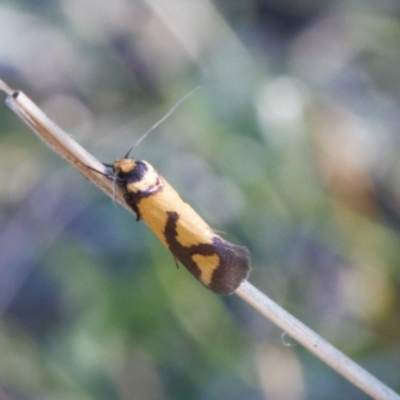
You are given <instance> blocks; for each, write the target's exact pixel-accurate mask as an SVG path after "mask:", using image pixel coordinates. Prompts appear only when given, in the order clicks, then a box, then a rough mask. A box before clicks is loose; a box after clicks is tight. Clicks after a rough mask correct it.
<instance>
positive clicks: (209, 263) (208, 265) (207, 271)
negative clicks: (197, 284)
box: [192, 254, 219, 286]
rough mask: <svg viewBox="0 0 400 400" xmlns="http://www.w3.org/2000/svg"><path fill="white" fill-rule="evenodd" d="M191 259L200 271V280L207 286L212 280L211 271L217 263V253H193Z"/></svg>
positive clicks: (215, 267)
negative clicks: (209, 254)
mask: <svg viewBox="0 0 400 400" xmlns="http://www.w3.org/2000/svg"><path fill="white" fill-rule="evenodd" d="M192 259H193V261H194V262H195V263H196V264H197V266H198V267H199V269H200V271H201V273H200V280H201V281H202V282H203V283H204V284H205V285H206V286H209V285H210V283H211V281H212V276H213V273H214V271H215V270H216V269H217V268H218V265H219V257H218V255H217V254H213V255H211V256H203V255H201V254H195V255H194V256H192Z"/></svg>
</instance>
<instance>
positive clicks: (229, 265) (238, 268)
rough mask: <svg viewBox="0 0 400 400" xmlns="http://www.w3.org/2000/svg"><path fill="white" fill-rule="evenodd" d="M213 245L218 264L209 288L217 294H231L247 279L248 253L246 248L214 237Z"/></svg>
mask: <svg viewBox="0 0 400 400" xmlns="http://www.w3.org/2000/svg"><path fill="white" fill-rule="evenodd" d="M214 245H215V247H216V248H217V250H218V255H219V257H220V264H219V266H218V268H217V269H216V270H215V271H214V273H213V276H212V280H211V283H210V285H209V288H210V289H211V290H212V291H213V292H214V293H217V294H220V295H222V296H228V295H230V294H233V293H234V292H235V290H236V289H237V288H238V287H239V285H240V284H241V283H242V282H243V281H244V280H246V279H247V278H248V276H249V274H250V271H251V263H250V252H249V250H248V249H247V247H244V246H238V245H235V244H232V243H229V242H227V241H226V240H223V239H221V238H220V237H219V236H216V237H215V239H214Z"/></svg>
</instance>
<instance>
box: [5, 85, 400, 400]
mask: <svg viewBox="0 0 400 400" xmlns="http://www.w3.org/2000/svg"><path fill="white" fill-rule="evenodd" d="M0 90H3V91H4V92H6V93H7V95H8V96H7V100H6V103H7V105H8V106H9V107H10V108H11V109H12V110H13V111H14V112H15V113H16V114H17V115H18V116H19V117H20V118H21V119H22V120H23V121H24V122H25V123H26V124H27V125H29V127H30V128H31V129H32V130H33V131H35V132H36V133H37V135H38V136H39V137H40V138H41V139H42V140H43V141H44V142H46V143H47V145H48V146H50V147H51V148H52V149H53V150H54V151H55V152H56V153H58V154H59V155H60V156H61V157H62V158H64V159H65V160H67V161H68V162H69V163H71V164H72V165H73V166H74V167H75V168H76V169H77V170H78V171H79V172H80V173H81V174H82V175H84V176H85V177H86V178H87V179H89V180H90V181H91V182H93V183H94V184H95V185H97V186H99V187H100V189H102V190H103V191H104V192H106V193H107V194H108V195H109V196H110V197H112V198H114V199H115V200H116V201H118V202H119V203H121V205H123V206H124V207H125V208H126V209H128V210H129V211H131V210H130V208H129V207H127V205H126V203H125V201H124V199H123V193H122V190H121V189H120V188H119V187H115V186H114V185H113V182H112V181H111V180H110V179H108V178H106V177H105V176H102V175H101V174H98V173H96V172H94V171H93V170H91V169H90V168H88V166H89V167H91V168H94V169H96V170H98V171H105V169H104V166H103V165H102V164H101V163H100V162H99V161H98V160H96V159H95V158H94V157H93V156H92V155H91V154H90V153H88V152H87V151H86V150H85V149H84V148H83V147H81V146H80V145H79V144H78V143H76V142H75V141H74V140H73V139H72V138H71V137H70V136H69V135H68V134H67V133H65V132H64V131H63V130H62V129H60V128H59V127H58V126H57V125H55V124H54V123H53V122H52V121H51V120H50V119H49V118H48V117H47V116H46V115H45V114H44V113H43V112H42V111H41V110H40V108H38V107H37V106H36V105H35V104H34V103H33V102H32V101H31V100H30V99H29V98H28V97H27V96H25V95H24V94H23V93H22V92H19V91H14V90H12V89H10V88H9V87H8V86H7V85H6V84H5V83H4V82H3V81H1V80H0ZM131 212H132V211H131ZM236 294H237V295H238V296H240V297H241V298H242V299H243V300H245V301H246V302H247V303H249V304H250V305H251V306H253V307H254V308H255V309H256V310H258V311H259V312H260V313H261V314H263V315H264V316H265V317H267V318H268V319H269V320H271V321H272V322H273V323H275V324H276V325H277V326H279V327H280V328H281V329H282V330H283V331H285V332H286V333H287V334H289V335H290V336H291V337H292V338H293V339H295V340H296V341H298V342H299V343H301V344H302V345H303V346H304V347H306V348H307V349H308V350H310V351H311V352H312V353H314V354H315V355H316V356H317V357H319V358H320V359H321V360H322V361H324V362H325V363H326V364H328V365H330V366H331V367H332V368H333V369H334V370H336V371H337V372H338V373H340V374H341V375H343V376H344V377H345V378H346V379H348V380H349V381H350V382H352V383H354V384H355V385H356V386H358V387H359V388H360V389H361V390H363V391H364V392H365V393H367V394H369V395H370V396H372V397H373V398H375V399H382V400H389V399H390V400H395V399H397V400H400V396H399V395H398V394H396V393H395V392H394V391H393V390H391V389H390V388H388V387H387V386H386V385H384V384H383V383H382V382H380V381H379V380H378V379H376V378H375V377H374V376H373V375H371V374H370V373H368V372H367V371H365V370H364V369H363V368H361V367H360V366H359V365H358V364H356V363H355V362H353V361H352V360H350V359H349V358H348V357H346V356H345V355H344V354H343V353H341V352H340V351H339V350H337V349H336V348H335V347H333V346H332V345H331V344H329V343H328V342H326V341H325V340H324V339H322V338H321V337H320V336H318V335H317V334H316V333H315V332H313V331H312V330H311V329H309V328H307V327H306V326H305V325H304V324H303V323H301V322H300V321H299V320H297V319H296V318H294V317H293V316H292V315H291V314H289V313H288V312H287V311H285V310H284V309H283V308H281V307H280V306H279V305H278V304H276V303H275V302H273V301H272V300H271V299H269V298H268V297H267V296H266V295H265V294H264V293H262V292H260V291H259V290H258V289H256V288H255V287H254V286H253V285H252V284H251V283H249V282H247V281H245V282H243V283H242V284H241V285H240V286H239V288H238V289H237V290H236Z"/></svg>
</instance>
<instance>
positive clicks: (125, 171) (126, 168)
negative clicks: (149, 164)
mask: <svg viewBox="0 0 400 400" xmlns="http://www.w3.org/2000/svg"><path fill="white" fill-rule="evenodd" d="M135 168H136V162H135V160H132V159H131V158H118V159H117V160H115V162H114V164H113V166H112V170H113V172H114V174H115V175H116V176H118V177H119V178H124V177H126V175H129V174H130V173H131V172H132V171H133V170H134V169H135Z"/></svg>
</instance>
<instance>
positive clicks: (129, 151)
mask: <svg viewBox="0 0 400 400" xmlns="http://www.w3.org/2000/svg"><path fill="white" fill-rule="evenodd" d="M140 140H141V139H139V141H140ZM136 144H138V143H136ZM136 144H135V145H134V146H132V147H131V148H130V149H129V150H128V152H127V153H126V154H125V156H124V158H128V157H129V154H131V151H132V150H133V148H134V147H136Z"/></svg>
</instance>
